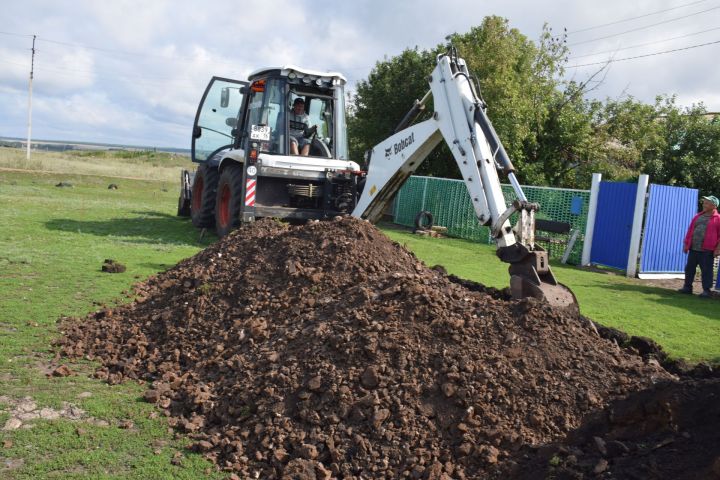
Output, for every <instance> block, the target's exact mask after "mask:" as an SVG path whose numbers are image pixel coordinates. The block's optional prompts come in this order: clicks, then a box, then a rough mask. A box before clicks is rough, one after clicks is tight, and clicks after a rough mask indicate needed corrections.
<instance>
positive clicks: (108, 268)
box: [100, 258, 127, 273]
mask: <svg viewBox="0 0 720 480" xmlns="http://www.w3.org/2000/svg"><path fill="white" fill-rule="evenodd" d="M100 269H101V270H102V271H103V272H107V273H123V272H124V271H125V270H126V269H127V268H126V267H125V265H123V264H122V263H119V262H116V261H115V260H112V259H110V258H108V259H105V262H104V263H103V264H102V267H100Z"/></svg>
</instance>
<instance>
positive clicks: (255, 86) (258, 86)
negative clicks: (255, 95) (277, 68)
mask: <svg viewBox="0 0 720 480" xmlns="http://www.w3.org/2000/svg"><path fill="white" fill-rule="evenodd" d="M250 90H252V91H253V92H264V91H265V79H262V80H255V81H254V82H253V83H252V85H250Z"/></svg>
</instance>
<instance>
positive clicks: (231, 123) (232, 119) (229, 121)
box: [225, 117, 237, 128]
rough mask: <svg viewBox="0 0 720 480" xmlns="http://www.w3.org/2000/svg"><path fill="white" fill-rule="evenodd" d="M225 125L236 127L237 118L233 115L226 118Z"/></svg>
mask: <svg viewBox="0 0 720 480" xmlns="http://www.w3.org/2000/svg"><path fill="white" fill-rule="evenodd" d="M225 125H227V126H228V127H233V128H235V127H237V118H235V117H228V118H226V119H225Z"/></svg>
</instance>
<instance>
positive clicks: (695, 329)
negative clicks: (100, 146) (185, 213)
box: [0, 151, 720, 479]
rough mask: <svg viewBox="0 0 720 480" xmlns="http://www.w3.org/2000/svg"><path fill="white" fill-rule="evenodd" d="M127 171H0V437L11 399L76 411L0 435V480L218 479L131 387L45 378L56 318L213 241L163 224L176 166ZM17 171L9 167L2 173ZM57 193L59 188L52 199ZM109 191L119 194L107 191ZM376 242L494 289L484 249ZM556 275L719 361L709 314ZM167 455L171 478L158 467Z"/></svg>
mask: <svg viewBox="0 0 720 480" xmlns="http://www.w3.org/2000/svg"><path fill="white" fill-rule="evenodd" d="M12 152H14V151H12ZM55 155H57V154H55ZM55 155H52V154H50V155H48V156H45V157H44V158H43V164H42V165H41V166H35V168H38V169H42V170H51V171H52V170H56V169H60V168H66V167H67V165H64V166H63V162H65V161H66V158H65V157H64V156H55ZM3 156H6V152H3V151H0V165H5V166H10V165H9V164H10V163H11V162H10V160H7V159H4V160H3ZM132 161H133V162H135V163H134V164H133V165H134V166H133V168H131V169H130V170H126V168H127V166H126V165H125V164H124V161H123V159H122V157H121V156H119V155H116V154H113V155H109V156H104V157H92V156H88V157H74V158H73V159H72V162H73V163H72V165H74V167H73V168H74V171H75V172H76V174H73V175H68V174H60V173H40V172H15V171H12V172H10V171H0V225H2V229H0V427H2V426H3V425H5V422H6V421H7V420H8V419H9V418H10V412H9V411H10V409H11V408H12V405H11V403H12V401H14V400H16V399H21V398H23V397H31V398H32V400H33V401H34V402H36V404H37V406H38V408H40V407H46V408H52V409H55V410H62V409H63V405H64V404H63V402H68V403H71V404H72V405H74V406H76V407H78V408H80V409H82V410H83V412H84V413H83V416H84V418H83V419H81V420H70V419H62V418H61V419H56V420H42V419H38V420H32V421H29V422H26V425H31V426H32V428H29V429H27V428H24V427H21V428H19V429H17V430H12V431H0V478H10V479H36V478H77V479H90V478H92V479H96V478H103V479H104V478H118V479H119V478H137V479H141V478H142V479H146V478H168V479H169V478H223V477H224V475H223V474H222V473H218V472H215V471H214V470H209V467H210V464H209V463H207V462H206V461H204V460H203V459H202V458H201V457H200V456H198V455H196V454H193V453H191V452H188V451H186V450H185V449H184V447H185V446H186V445H187V444H189V443H190V442H189V440H187V439H185V438H184V437H182V436H178V437H176V436H175V434H174V433H173V432H172V431H171V430H169V429H168V425H167V423H166V421H165V420H164V419H163V417H158V415H157V412H156V409H155V408H154V407H153V406H151V405H149V404H147V403H145V402H143V401H142V400H141V395H142V392H143V391H144V387H143V385H140V384H136V383H129V384H124V385H119V386H108V385H107V384H105V383H102V382H100V381H98V380H95V379H92V378H90V377H89V376H88V375H89V374H91V373H92V371H93V369H94V366H93V365H91V364H89V363H88V362H81V363H79V364H72V365H70V367H71V368H72V369H73V370H74V371H76V372H78V375H72V376H69V377H63V378H56V377H48V376H47V373H48V372H49V371H50V370H51V369H52V368H54V366H56V365H57V363H55V362H54V361H53V353H52V350H51V347H50V343H51V341H52V339H53V338H54V337H56V336H57V335H58V331H57V326H56V325H57V323H56V322H57V319H58V318H59V317H61V316H64V315H70V316H84V315H85V314H86V313H87V312H90V311H93V310H95V309H97V308H99V306H100V304H111V303H113V302H115V301H127V298H126V297H125V296H124V295H123V291H127V290H128V289H129V288H130V286H131V285H132V284H133V283H134V282H136V281H139V280H142V279H145V278H147V277H148V276H149V275H152V274H154V273H156V272H159V271H162V270H164V269H166V268H168V267H170V266H171V265H173V264H175V263H176V262H177V261H178V260H180V259H182V258H185V257H188V256H190V255H192V254H194V253H195V252H197V251H199V250H200V249H202V248H204V247H205V246H206V245H207V244H208V243H209V242H211V241H213V240H214V237H212V236H210V237H209V238H207V239H205V240H200V239H199V235H198V232H197V231H196V230H195V229H193V228H192V226H191V225H190V223H189V222H188V221H187V220H185V219H179V218H177V217H176V216H175V208H176V201H177V189H178V186H177V184H176V180H175V178H176V177H178V176H179V174H178V170H179V168H178V166H175V167H170V166H168V165H167V164H165V163H163V162H157V163H156V164H155V166H153V161H154V159H153V158H146V159H145V160H143V159H142V158H135V159H132ZM168 161H169V162H170V161H174V159H168ZM98 164H103V165H104V167H103V168H106V169H107V170H108V173H106V174H112V175H117V176H120V177H126V176H133V177H139V176H143V177H146V178H155V179H156V180H129V179H118V178H108V177H99V176H93V175H89V176H88V175H80V174H81V173H93V172H94V171H95V169H96V168H99V167H98ZM112 165H119V166H118V167H117V168H116V169H115V168H113V167H112ZM29 166H30V167H32V166H33V165H27V164H25V165H23V164H22V162H21V163H19V164H17V165H14V166H12V168H27V167H29ZM128 171H132V172H134V174H131V175H126V173H127V172H128ZM60 182H66V183H70V184H72V186H71V187H57V186H55V185H57V184H58V183H60ZM109 183H115V184H117V185H118V189H117V190H108V188H107V186H108V184H109ZM385 230H386V233H387V234H388V235H389V236H390V237H391V238H393V239H394V240H397V241H398V242H400V243H404V244H406V245H407V246H408V247H409V248H411V249H412V250H413V251H415V252H416V254H417V255H418V256H419V257H420V258H421V259H423V260H424V261H425V262H426V263H427V264H428V265H435V264H442V265H444V266H445V267H446V268H447V269H448V271H449V272H451V273H455V274H457V275H459V276H462V277H466V278H469V279H472V280H476V281H479V282H482V283H485V284H487V285H491V286H497V287H503V286H505V285H506V283H507V271H506V266H504V265H503V264H501V263H500V262H499V261H498V260H496V259H495V257H494V253H493V249H492V248H491V247H489V246H486V245H478V244H474V243H472V242H467V241H463V240H456V239H439V240H438V239H425V238H420V237H417V236H414V235H412V234H410V233H407V232H403V231H400V230H395V229H392V228H387V229H385ZM106 258H112V259H115V260H117V261H119V262H121V263H123V264H125V265H126V266H127V271H126V272H124V273H120V274H107V273H103V272H101V271H100V267H101V264H102V263H103V260H104V259H106ZM555 271H556V274H557V276H558V277H559V279H560V281H562V282H563V283H566V284H567V285H569V286H570V287H571V288H572V289H573V290H574V291H575V293H576V295H577V297H578V299H579V301H580V305H581V308H582V311H583V313H584V314H586V315H588V316H590V317H592V318H594V319H596V320H598V321H600V322H601V323H604V324H606V325H609V326H615V327H618V328H621V329H624V330H626V331H627V332H629V333H632V334H639V335H645V336H649V337H651V338H654V339H655V340H657V341H658V342H660V343H661V344H662V345H663V346H664V347H666V348H667V349H668V351H669V352H670V353H671V354H672V355H673V356H675V357H684V358H687V359H690V360H692V361H700V360H709V361H720V341H718V339H719V338H720V315H718V311H719V307H718V302H716V301H710V302H703V301H700V300H699V299H697V298H690V297H682V296H679V295H675V294H673V293H672V292H669V291H666V290H663V289H659V288H652V287H646V286H643V285H642V284H640V283H638V282H635V281H633V280H628V279H625V278H624V277H620V276H614V275H603V274H598V273H592V272H586V271H581V270H579V269H575V268H571V267H559V266H558V267H555ZM3 403H5V405H4V406H3ZM176 455H180V456H179V457H178V458H177V459H176V461H175V462H174V463H177V465H175V464H173V463H171V459H173V458H174V457H175V456H176Z"/></svg>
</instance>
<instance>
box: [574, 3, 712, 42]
mask: <svg viewBox="0 0 720 480" xmlns="http://www.w3.org/2000/svg"><path fill="white" fill-rule="evenodd" d="M718 8H720V7H713V8H708V9H707V10H703V11H701V12H695V13H691V14H690V15H684V16H682V17H676V18H671V19H669V20H664V21H662V22H658V23H653V24H650V25H646V26H644V27H638V28H633V29H631V30H625V31H624V32H620V33H613V34H611V35H605V36H604V37H597V38H592V39H590V40H583V41H582V42H575V43H570V44H568V46H569V47H574V46H575V45H582V44H584V43H590V42H597V41H598V40H605V39H606V38H612V37H617V36H619V35H625V34H626V33H631V32H637V31H639V30H646V29H648V28H652V27H656V26H658V25H664V24H666V23H670V22H676V21H678V20H682V19H684V18H689V17H694V16H695V15H700V14H701V13H706V12H710V11H712V10H717V9H718Z"/></svg>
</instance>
